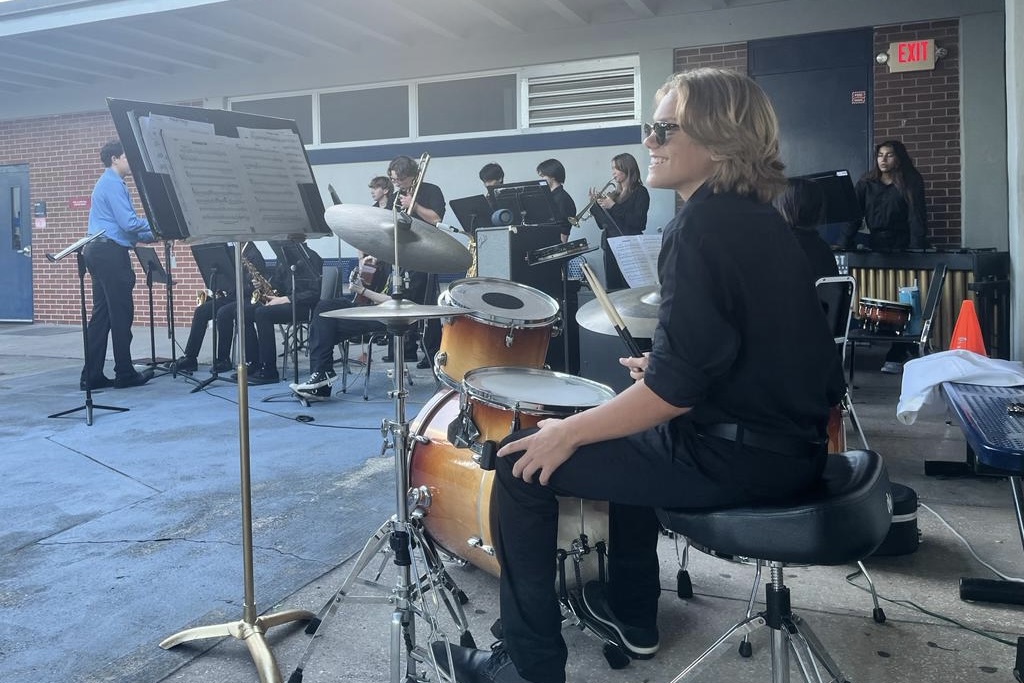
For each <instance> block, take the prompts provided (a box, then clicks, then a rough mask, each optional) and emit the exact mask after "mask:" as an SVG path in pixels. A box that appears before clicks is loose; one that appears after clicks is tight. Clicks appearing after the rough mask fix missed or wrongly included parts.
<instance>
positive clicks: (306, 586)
mask: <svg viewBox="0 0 1024 683" xmlns="http://www.w3.org/2000/svg"><path fill="white" fill-rule="evenodd" d="M178 339H179V343H180V340H183V339H184V332H183V331H179V332H178ZM208 344H209V340H207V345H208ZM135 350H136V358H143V357H148V356H149V354H150V338H149V332H148V330H145V329H139V330H136V339H135ZM156 350H157V354H158V355H161V354H162V355H170V347H169V343H168V339H167V336H166V331H165V330H162V329H161V330H157V335H156ZM207 354H208V351H207ZM378 355H379V354H378ZM80 358H81V330H80V328H77V327H62V326H44V325H10V324H4V325H0V407H2V409H3V415H4V419H3V421H2V422H0V475H2V476H3V481H4V494H3V495H2V496H0V514H2V516H3V519H4V520H5V524H4V526H3V530H2V531H0V552H2V554H0V670H2V671H3V672H4V675H3V677H4V679H5V680H33V681H40V682H46V681H61V682H66V681H83V682H86V681H87V682H90V683H92V682H99V681H104V682H118V683H121V682H124V683H128V682H132V683H156V682H157V681H167V682H175V683H198V682H200V681H202V682H204V683H207V682H210V681H216V682H218V683H235V682H243V681H245V682H250V681H257V680H259V677H258V675H257V672H256V669H255V667H254V665H253V659H252V657H251V656H250V655H249V652H248V650H247V648H246V645H245V643H243V642H241V641H239V640H236V639H234V638H211V639H208V640H202V641H195V642H192V643H188V644H184V645H180V646H178V647H176V648H174V649H173V650H170V651H165V650H162V649H160V648H159V647H158V646H157V643H159V641H160V640H161V639H163V638H165V637H167V636H169V635H171V634H173V633H176V632H178V631H180V630H181V629H183V628H186V627H190V626H199V625H213V624H221V623H229V622H235V621H238V620H240V619H241V618H242V604H243V583H244V582H243V578H242V559H241V558H242V550H241V547H240V544H241V533H240V521H239V520H240V518H241V515H240V508H239V494H238V491H239V450H240V449H239V436H238V431H239V430H238V410H237V388H236V387H235V385H233V384H229V383H226V382H216V383H214V384H213V385H212V386H211V387H210V388H209V389H208V390H206V391H203V392H200V393H196V394H192V393H190V389H191V388H192V384H190V383H188V382H187V381H186V380H185V379H184V378H182V377H178V378H172V377H171V376H169V375H168V376H165V377H159V378H157V379H154V380H153V381H152V382H150V383H149V384H148V385H146V386H144V387H140V388H134V389H127V390H113V389H109V390H104V391H102V392H95V393H94V399H95V402H96V403H97V404H101V405H112V406H118V407H127V408H130V410H129V411H128V412H123V413H115V412H110V411H103V410H97V411H96V412H95V422H94V424H93V425H92V426H91V427H90V426H86V424H85V420H84V413H82V412H79V413H76V414H73V415H70V416H68V417H66V418H60V419H48V418H47V415H49V414H51V413H55V412H58V411H60V410H65V409H69V408H74V407H76V406H78V405H81V404H82V403H83V402H84V394H83V393H82V392H79V391H78V390H77V389H78V387H77V385H78V374H79V369H80V364H81V363H80ZM857 358H858V374H857V381H858V385H859V387H858V389H857V391H856V392H855V400H856V407H857V411H858V414H859V415H860V417H861V419H862V421H863V423H864V426H865V430H866V432H867V437H868V439H869V441H870V444H871V446H872V448H873V449H874V450H876V451H878V452H879V453H881V454H882V455H883V456H885V458H886V461H887V464H888V467H889V472H890V477H891V479H892V480H894V481H897V482H900V483H903V484H906V485H908V486H910V487H912V488H914V489H915V490H916V491H917V493H918V495H919V497H920V499H921V502H922V503H924V504H925V505H927V506H928V508H930V510H934V512H935V513H937V514H938V515H941V516H942V517H944V518H945V520H946V521H947V522H948V523H949V524H950V525H952V527H953V528H955V529H956V530H958V531H959V532H960V533H961V534H963V535H964V536H965V537H966V539H967V540H968V541H969V542H970V543H971V544H972V545H973V547H974V549H975V550H976V552H977V553H978V555H980V556H981V557H982V558H984V559H986V560H987V561H989V562H990V563H992V564H993V565H995V566H996V567H997V568H999V569H1000V570H1001V571H1002V572H1004V573H1007V574H1010V575H1014V576H1019V575H1024V562H1022V558H1024V555H1022V550H1021V545H1020V539H1019V537H1018V533H1017V529H1016V525H1015V522H1014V517H1013V510H1012V501H1011V498H1010V490H1009V485H1008V484H1007V482H1006V481H1004V480H999V479H962V480H961V479H939V478H926V477H925V476H924V474H923V467H922V462H923V460H925V459H926V458H927V459H946V460H953V461H956V460H962V459H963V454H964V442H963V437H962V436H961V434H960V432H959V430H958V429H957V428H956V427H955V426H952V427H951V426H949V425H946V424H945V423H943V422H930V423H918V424H916V425H914V426H912V427H907V426H904V425H902V424H900V423H898V422H897V421H896V419H895V405H896V400H897V398H898V394H899V378H898V377H891V376H885V375H881V374H879V373H878V372H877V366H879V365H880V364H881V356H880V350H878V349H865V350H863V351H858V353H857ZM201 359H202V357H201ZM300 362H301V365H302V366H303V373H304V372H305V361H304V360H302V361H300ZM108 367H109V366H108ZM385 371H386V368H385V366H383V365H378V366H375V369H374V372H373V373H372V376H371V379H370V396H371V400H370V401H368V402H363V401H362V399H361V396H359V394H360V391H361V387H359V388H357V389H356V395H355V396H353V395H351V394H349V395H345V396H340V397H337V398H335V399H333V400H332V401H330V402H327V403H321V404H314V405H312V406H310V407H309V408H304V407H302V406H301V405H300V404H298V403H297V402H295V401H294V400H291V399H290V398H287V397H285V398H284V399H283V400H277V401H271V402H263V401H262V400H261V399H263V398H265V397H268V396H273V395H275V394H280V393H281V392H284V391H287V388H286V386H285V384H283V383H282V384H280V385H276V386H269V387H266V386H265V387H252V388H250V393H249V403H250V414H249V422H250V424H249V431H250V444H251V445H250V451H251V457H250V461H251V479H252V490H253V495H252V500H253V507H252V510H253V527H254V543H253V545H254V551H253V556H254V575H255V581H254V585H255V601H256V607H257V610H258V611H259V612H261V613H264V612H271V611H276V610H279V609H293V608H297V609H308V610H312V611H317V610H319V609H320V607H321V606H322V605H323V604H324V603H325V602H326V601H327V600H328V599H329V598H330V596H332V595H333V594H334V592H335V591H337V590H338V588H339V587H340V586H341V584H342V582H343V581H344V579H345V577H346V576H347V575H348V573H349V568H350V567H351V564H352V562H351V558H352V557H353V556H354V555H355V554H356V553H358V552H359V550H360V548H361V547H362V546H363V544H364V542H365V541H366V540H367V538H369V537H370V535H371V534H372V533H373V532H374V531H375V530H376V529H377V528H378V527H379V526H380V525H381V523H383V522H384V521H385V520H386V519H387V517H388V515H389V514H391V512H393V510H394V495H395V494H394V490H393V481H394V469H393V460H392V458H391V457H390V455H389V457H385V458H381V457H380V450H381V435H380V429H379V426H380V421H381V420H382V419H384V418H390V417H393V415H394V410H393V407H392V404H391V402H390V401H388V400H387V398H386V391H387V389H388V387H389V386H390V383H391V381H390V380H389V378H388V377H387V375H386V372H385ZM109 372H110V371H109V370H108V373H109ZM197 376H199V377H204V376H205V374H204V373H200V374H199V375H197ZM413 380H414V385H413V386H412V387H410V396H409V407H408V414H409V417H410V419H411V418H412V416H414V415H415V414H416V413H417V412H418V411H419V410H420V408H421V407H422V406H423V405H424V403H425V402H426V401H427V400H429V398H430V397H431V396H432V395H433V393H434V391H435V385H434V382H433V378H432V377H431V376H430V375H429V372H428V371H425V370H418V371H416V370H414V371H413ZM306 418H312V421H303V420H305V419H306ZM849 443H850V446H851V447H853V446H856V445H858V441H857V440H856V439H855V438H854V436H853V434H852V433H851V434H850V438H849ZM930 510H927V509H925V508H921V509H920V510H919V526H920V529H921V532H922V544H921V547H920V549H919V550H918V551H917V552H916V553H914V554H911V555H906V556H902V557H890V558H871V560H870V561H869V562H868V563H867V565H868V568H869V570H870V572H871V574H872V577H873V578H874V580H875V583H876V585H877V586H878V589H879V592H880V594H881V595H882V597H883V608H884V610H885V613H886V615H887V620H886V622H885V623H884V624H878V623H875V622H874V621H872V619H871V601H870V597H869V596H868V594H867V593H865V592H864V591H863V590H862V587H863V585H864V583H863V579H862V577H855V578H853V579H850V580H847V575H849V574H850V573H851V572H853V571H854V570H855V567H850V566H844V567H810V568H795V569H792V570H791V571H790V572H789V573H788V574H787V583H788V584H789V585H790V587H791V589H792V594H793V602H794V606H795V608H796V609H797V610H799V612H800V613H801V615H802V616H803V617H804V618H805V620H806V621H808V622H809V623H810V624H811V625H813V626H814V628H815V631H816V632H817V634H818V635H819V637H820V638H821V640H822V641H823V642H824V643H825V645H826V647H828V648H829V649H830V651H831V653H832V655H833V656H834V658H835V659H836V660H837V662H838V663H839V665H840V666H841V667H842V668H843V671H844V672H845V674H846V676H847V678H849V679H850V680H852V681H856V682H858V683H860V682H866V681H937V682H944V681H950V682H951V681H992V682H993V683H995V682H996V681H999V682H1002V681H1012V680H1013V675H1012V672H1011V670H1012V668H1013V658H1014V649H1013V647H1012V646H1011V645H1010V644H1008V643H1015V642H1016V638H1017V636H1018V635H1020V634H1024V608H1022V607H1014V606H1005V605H994V604H983V603H966V602H962V601H960V600H959V598H958V593H957V582H958V579H959V578H960V577H961V576H979V577H990V576H991V574H990V573H989V572H988V571H987V570H986V569H985V568H984V567H983V566H981V565H980V564H979V563H978V562H977V561H976V560H974V559H973V558H972V557H971V555H970V552H969V551H968V549H967V548H966V547H965V546H964V545H963V543H961V542H960V541H959V540H958V539H957V538H956V537H955V535H954V534H953V533H952V532H951V531H950V530H949V529H947V528H946V527H945V526H943V525H942V523H941V522H940V521H939V519H938V517H937V516H936V515H935V514H933V513H932V512H931V511H930ZM662 544H663V549H662V550H663V552H662V562H663V573H662V583H663V587H664V591H665V594H664V595H663V597H662V600H661V607H662V609H661V613H660V627H661V634H662V647H661V651H660V652H659V654H658V656H657V657H655V658H654V659H651V660H647V661H639V660H638V661H634V662H632V663H630V664H629V666H628V667H626V668H624V669H621V670H611V669H610V668H609V667H608V665H607V664H606V662H605V659H604V657H603V656H602V651H601V644H600V643H599V642H598V641H597V640H596V639H594V638H593V637H591V636H590V635H588V634H587V633H583V632H580V631H578V630H576V629H569V630H567V631H566V633H565V635H566V640H567V642H568V645H569V650H570V668H569V679H570V680H571V681H612V682H622V683H625V682H627V681H629V682H633V681H637V682H640V681H669V680H671V679H672V678H673V676H674V675H675V673H676V672H677V671H678V670H680V669H681V668H683V666H685V665H686V663H688V662H689V661H690V660H691V659H692V658H693V657H694V656H695V655H696V654H697V653H698V652H699V651H700V650H702V649H703V648H704V647H705V646H706V645H708V644H709V643H711V642H712V641H713V640H714V639H715V638H716V637H717V635H718V634H719V633H720V632H721V631H723V630H724V629H725V628H726V627H727V625H729V624H730V623H732V622H733V621H735V620H736V619H737V618H738V617H739V616H740V615H741V614H742V612H743V610H744V609H745V601H746V596H747V595H748V593H749V590H750V584H751V581H752V578H753V568H752V567H750V566H746V565H740V564H734V563H729V562H725V561H723V560H720V559H716V558H712V557H709V556H706V555H704V554H702V553H699V552H691V553H690V560H691V562H690V572H691V576H692V581H693V586H694V592H695V596H694V597H693V598H691V599H689V600H680V599H678V598H677V597H676V595H675V576H676V569H677V564H676V550H675V546H674V541H673V540H672V539H669V538H665V539H663V541H662ZM346 560H348V561H347V562H346ZM378 564H379V563H378V562H374V563H373V564H372V568H374V569H375V568H376V567H377V565H378ZM449 570H450V573H451V576H452V577H453V579H454V580H455V581H456V582H457V583H458V585H459V586H460V587H461V588H462V589H463V590H464V591H465V592H466V593H467V594H468V596H469V602H468V604H467V605H466V607H465V610H466V614H467V617H468V620H469V622H470V626H471V631H472V633H473V635H474V636H475V638H476V641H477V643H478V644H479V645H481V646H483V647H486V646H487V645H488V644H489V643H490V642H491V637H490V634H489V633H488V628H489V627H490V625H491V623H492V622H493V621H494V619H495V618H496V617H497V616H498V614H497V604H496V602H497V601H496V597H497V581H496V579H494V578H493V577H492V576H490V575H489V574H486V573H485V572H483V571H480V570H478V569H475V568H473V567H472V566H469V567H459V566H457V565H454V564H452V565H449ZM364 576H365V575H364ZM381 583H382V584H383V590H384V592H385V593H386V592H387V591H389V590H390V588H391V587H392V586H393V585H394V576H393V574H391V572H390V563H389V564H387V565H386V566H385V574H384V575H383V577H382V578H381ZM390 616H391V608H390V607H389V606H387V605H384V604H358V603H355V602H353V601H346V602H343V603H342V605H341V607H340V609H339V611H338V614H337V615H336V616H335V618H333V619H332V620H330V621H328V622H327V623H326V624H325V626H324V628H322V629H321V638H320V639H318V640H317V641H316V642H317V649H316V651H315V653H314V654H313V656H312V657H311V658H310V659H309V660H308V661H307V662H306V664H305V667H304V669H303V671H302V676H301V678H302V680H303V681H306V682H307V683H320V682H322V681H332V682H337V681H360V682H367V683H370V682H373V681H387V680H390V677H389V668H388V659H389V650H388V648H389V637H390V636H389V623H390ZM440 621H441V626H442V628H444V629H445V631H446V632H447V633H449V635H451V636H453V637H454V636H456V633H455V631H454V630H453V629H452V628H451V625H450V624H451V622H450V620H448V619H447V618H446V617H444V615H443V614H442V615H441V620H440ZM417 629H418V634H419V636H420V640H421V641H425V640H426V639H427V638H428V637H429V634H428V633H427V627H426V622H423V623H420V622H417ZM981 631H983V632H985V633H980V632H981ZM996 639H1002V640H1004V641H1007V642H1006V643H1000V642H998V641H997V640H996ZM752 640H753V646H754V656H753V657H752V658H750V659H743V658H740V657H739V656H737V655H736V651H735V647H734V645H729V646H727V647H723V648H722V649H721V650H720V652H719V656H718V657H716V658H715V659H714V660H712V662H711V663H709V664H708V665H707V666H705V667H704V668H703V669H702V670H701V671H700V672H698V674H697V675H696V676H695V677H694V678H692V679H691V680H694V681H707V682H718V681H735V680H739V679H741V677H746V678H751V679H753V680H768V678H769V676H768V666H769V656H768V652H767V637H766V634H765V633H763V632H755V633H754V634H753V635H752ZM266 642H267V644H268V645H269V647H270V650H271V652H272V653H273V656H274V657H275V658H276V663H277V668H278V669H279V670H280V672H281V675H282V677H283V679H284V680H288V679H289V677H290V676H291V679H292V681H293V683H294V681H296V680H297V678H298V677H297V675H295V674H294V673H293V672H294V670H295V667H296V665H297V664H298V663H299V661H300V657H301V656H302V652H303V649H304V648H305V647H306V646H307V644H308V643H309V642H310V640H309V636H307V635H305V634H304V632H303V628H302V625H283V626H277V627H274V628H272V629H271V630H270V631H269V632H268V634H267V636H266ZM432 680H433V677H432Z"/></svg>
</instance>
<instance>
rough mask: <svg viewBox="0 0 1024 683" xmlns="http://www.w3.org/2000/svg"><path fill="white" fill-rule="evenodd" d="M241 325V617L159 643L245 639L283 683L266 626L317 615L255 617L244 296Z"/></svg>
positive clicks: (268, 673)
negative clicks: (242, 591) (265, 637)
mask: <svg viewBox="0 0 1024 683" xmlns="http://www.w3.org/2000/svg"><path fill="white" fill-rule="evenodd" d="M241 255H242V249H241V247H240V246H239V248H237V249H236V250H235V286H236V290H235V291H237V292H244V291H245V290H244V289H243V288H242V259H241ZM235 305H236V306H237V314H238V325H237V326H236V334H237V335H238V454H239V463H240V469H241V499H242V500H241V502H242V573H243V590H244V595H245V597H244V602H243V603H242V618H241V619H240V620H238V621H234V622H228V623H224V624H216V625H212V626H197V627H195V628H189V629H185V630H184V631H179V632H178V633H175V634H174V635H172V636H169V637H167V638H165V639H164V640H162V641H161V642H160V647H162V648H163V649H165V650H169V649H170V648H172V647H174V646H175V645H180V644H181V643H186V642H189V641H192V640H200V639H203V638H222V637H224V636H231V637H233V638H235V639H237V640H241V641H244V642H245V645H246V647H247V648H248V649H249V655H250V656H251V657H252V659H253V662H254V663H255V664H256V670H257V672H258V673H259V677H260V681H261V683H281V680H282V679H281V673H280V671H279V670H278V668H277V662H276V661H275V659H274V653H273V652H271V651H270V647H269V646H268V645H267V642H266V640H265V639H264V637H263V634H264V633H265V632H266V631H267V629H269V628H272V627H274V626H278V625H280V624H286V623H288V622H292V621H309V620H311V619H315V618H316V615H315V614H313V613H312V612H309V611H307V610H298V609H292V610H284V611H281V612H276V613H274V614H268V615H265V616H262V617H260V616H256V615H257V612H256V599H255V597H254V594H255V589H254V587H253V585H254V581H253V560H252V483H251V477H250V468H249V387H248V383H247V375H246V365H245V343H244V341H243V338H242V337H243V335H244V334H245V332H244V330H245V300H244V298H243V297H242V296H237V297H235Z"/></svg>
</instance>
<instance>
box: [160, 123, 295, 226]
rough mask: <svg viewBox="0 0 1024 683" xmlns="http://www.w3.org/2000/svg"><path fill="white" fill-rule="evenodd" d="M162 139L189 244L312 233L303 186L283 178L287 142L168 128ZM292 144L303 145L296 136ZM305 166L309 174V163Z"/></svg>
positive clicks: (293, 136)
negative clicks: (285, 143) (273, 142)
mask: <svg viewBox="0 0 1024 683" xmlns="http://www.w3.org/2000/svg"><path fill="white" fill-rule="evenodd" d="M286 132H289V133H290V131H286ZM161 138H162V141H163V145H164V148H165V149H166V151H167V156H168V161H169V163H170V167H171V173H170V176H171V181H172V182H173V183H174V188H175V190H176V191H177V194H178V201H179V203H180V205H181V209H182V212H183V213H184V216H185V222H186V224H187V225H188V230H189V235H190V239H189V241H190V242H197V241H210V240H209V238H210V237H218V238H221V239H242V240H244V239H252V238H257V239H258V238H263V239H270V238H276V237H281V238H284V237H286V236H288V235H293V234H297V233H299V234H305V233H307V232H309V230H310V223H309V217H308V215H307V214H306V207H305V204H304V203H303V201H302V195H301V193H300V192H299V186H298V185H297V184H296V183H295V182H293V181H292V180H291V179H290V178H288V177H287V176H285V177H282V173H281V169H282V168H284V167H285V165H286V164H287V163H288V162H287V158H288V156H289V154H288V153H287V152H286V150H285V148H284V138H283V137H282V139H281V140H279V141H278V142H277V143H275V144H268V142H266V141H264V140H259V139H256V138H252V137H250V138H234V137H226V136H222V135H207V134H205V133H204V132H203V131H197V130H191V129H184V128H164V129H163V130H162V132H161ZM292 138H293V139H292V143H290V144H299V143H298V139H297V136H295V135H294V134H292ZM300 149H301V148H300ZM300 156H301V152H300ZM303 165H305V166H306V168H307V169H308V164H306V161H305V157H303ZM193 238H194V239H193Z"/></svg>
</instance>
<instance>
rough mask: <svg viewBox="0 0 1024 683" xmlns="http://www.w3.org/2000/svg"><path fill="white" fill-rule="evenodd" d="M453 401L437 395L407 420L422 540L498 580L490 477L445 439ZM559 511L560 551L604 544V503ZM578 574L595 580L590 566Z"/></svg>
mask: <svg viewBox="0 0 1024 683" xmlns="http://www.w3.org/2000/svg"><path fill="white" fill-rule="evenodd" d="M459 399H460V396H459V393H458V392H457V391H454V390H450V389H445V390H442V391H440V392H439V393H437V394H435V395H434V397H433V398H431V399H430V401H429V402H428V403H427V404H426V405H425V406H424V407H423V409H422V410H421V411H420V413H419V415H417V416H416V419H415V420H413V422H412V426H411V430H412V432H411V433H412V434H413V446H412V453H411V455H410V457H409V485H410V488H411V490H412V491H413V497H414V498H416V500H414V504H415V508H416V509H417V510H419V511H420V513H421V514H422V515H423V527H424V529H426V531H427V535H428V536H430V538H431V539H432V540H433V541H434V542H435V543H437V545H439V546H440V547H441V548H442V549H444V550H445V551H446V552H447V553H448V554H450V555H452V556H454V557H457V558H460V559H462V560H465V561H467V562H469V563H470V564H473V565H475V566H477V567H479V568H480V569H483V570H484V571H486V572H487V573H489V574H493V575H494V576H498V575H499V574H500V568H499V566H498V560H497V558H496V557H495V554H496V549H495V544H496V540H495V533H494V532H495V530H496V529H497V514H498V511H497V506H496V505H495V504H494V503H493V501H492V488H493V485H494V472H493V471H487V470H482V469H480V466H479V465H478V464H477V461H476V459H475V458H474V453H473V451H471V450H469V449H468V448H457V447H455V446H453V445H452V444H451V442H450V441H449V440H448V426H449V425H450V424H451V423H452V422H453V421H456V420H457V419H458V418H459V414H460V406H459ZM548 417H564V415H548ZM538 419H540V418H538ZM534 424H535V423H534ZM524 426H528V425H524ZM559 506H560V507H559V513H558V547H559V548H560V549H562V550H565V551H566V552H569V553H571V554H573V553H574V551H575V550H578V549H579V547H580V544H581V543H584V542H585V544H586V545H587V546H588V547H590V548H591V549H592V548H593V546H594V544H595V543H597V542H598V541H605V542H606V543H607V539H608V504H607V503H605V502H600V501H590V500H581V499H579V498H559ZM412 508H413V506H410V509H412ZM552 561H553V562H554V561H555V558H552ZM582 570H583V573H584V579H585V580H587V579H591V578H596V577H597V563H596V562H585V563H583V566H582ZM566 573H567V578H569V579H573V578H574V576H573V571H572V570H571V569H570V568H568V567H567V572H566Z"/></svg>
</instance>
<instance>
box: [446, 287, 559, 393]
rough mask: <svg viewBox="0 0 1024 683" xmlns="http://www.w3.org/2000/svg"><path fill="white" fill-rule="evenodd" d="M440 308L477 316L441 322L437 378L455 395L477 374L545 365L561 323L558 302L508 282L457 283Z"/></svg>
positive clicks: (532, 289) (450, 288)
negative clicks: (462, 309) (467, 311)
mask: <svg viewBox="0 0 1024 683" xmlns="http://www.w3.org/2000/svg"><path fill="white" fill-rule="evenodd" d="M439 303H441V304H442V305H453V306H463V307H465V308H470V309H473V311H474V312H473V313H470V314H468V315H462V316H455V317H452V318H449V319H446V320H444V321H443V324H442V327H441V349H440V351H439V352H438V353H437V355H436V356H435V357H434V373H435V374H436V375H437V376H438V377H439V378H440V379H441V381H442V382H444V383H445V384H447V385H448V386H450V387H451V388H453V389H457V388H459V383H460V382H461V381H462V378H463V377H465V375H466V372H468V371H469V370H472V369H474V368H483V367H492V366H502V367H508V366H517V367H524V368H539V367H542V366H543V365H544V358H545V356H547V353H548V342H549V341H550V340H551V337H552V335H553V333H555V332H554V326H555V322H556V321H557V320H558V302H557V301H555V300H554V299H552V298H551V297H550V296H548V295H547V294H545V293H544V292H542V291H540V290H538V289H534V288H533V287H527V286H526V285H521V284H518V283H515V282H511V281H509V280H499V279H497V278H489V277H476V278H466V279H463V280H456V281H455V282H452V283H451V285H449V287H448V290H447V291H446V292H444V293H443V294H442V295H441V296H440V298H439Z"/></svg>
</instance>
